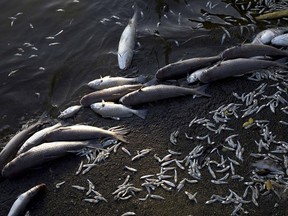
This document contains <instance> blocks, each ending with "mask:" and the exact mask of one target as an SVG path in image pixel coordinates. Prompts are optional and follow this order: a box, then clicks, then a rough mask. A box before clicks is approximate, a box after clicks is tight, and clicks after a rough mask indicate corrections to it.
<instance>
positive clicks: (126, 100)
mask: <svg viewBox="0 0 288 216" xmlns="http://www.w3.org/2000/svg"><path fill="white" fill-rule="evenodd" d="M205 89H206V86H201V87H198V88H195V89H192V88H184V87H179V86H171V85H156V86H147V87H144V88H142V89H140V90H137V91H133V92H131V93H128V94H127V95H125V96H123V97H122V98H121V99H120V100H119V101H120V102H121V103H122V104H124V105H128V106H130V105H137V104H142V103H148V102H152V101H157V100H163V99H167V98H173V97H180V96H185V95H199V96H206V97H210V95H209V94H206V93H205V92H204V90H205Z"/></svg>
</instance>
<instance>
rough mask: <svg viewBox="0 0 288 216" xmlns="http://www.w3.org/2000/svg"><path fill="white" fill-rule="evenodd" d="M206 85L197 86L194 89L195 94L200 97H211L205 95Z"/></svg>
mask: <svg viewBox="0 0 288 216" xmlns="http://www.w3.org/2000/svg"><path fill="white" fill-rule="evenodd" d="M207 87H208V85H202V86H199V87H197V88H196V89H195V91H196V92H197V94H198V95H201V96H205V97H211V95H210V94H207V93H206V92H205V91H206V89H207Z"/></svg>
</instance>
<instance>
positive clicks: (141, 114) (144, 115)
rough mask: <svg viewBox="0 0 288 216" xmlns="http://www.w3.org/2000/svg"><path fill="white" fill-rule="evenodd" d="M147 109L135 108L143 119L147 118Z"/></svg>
mask: <svg viewBox="0 0 288 216" xmlns="http://www.w3.org/2000/svg"><path fill="white" fill-rule="evenodd" d="M147 112H148V111H147V110H135V112H134V114H135V115H137V116H139V117H140V118H142V119H145V118H146V116H147Z"/></svg>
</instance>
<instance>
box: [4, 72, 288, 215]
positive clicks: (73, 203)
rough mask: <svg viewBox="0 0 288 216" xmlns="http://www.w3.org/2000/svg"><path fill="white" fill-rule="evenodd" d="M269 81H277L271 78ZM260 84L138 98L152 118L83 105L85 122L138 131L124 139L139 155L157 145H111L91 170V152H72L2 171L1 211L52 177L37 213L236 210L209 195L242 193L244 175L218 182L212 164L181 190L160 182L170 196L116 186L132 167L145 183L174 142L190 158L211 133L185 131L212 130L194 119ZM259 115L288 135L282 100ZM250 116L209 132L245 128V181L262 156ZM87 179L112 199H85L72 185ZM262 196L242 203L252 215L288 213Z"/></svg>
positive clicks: (136, 179)
mask: <svg viewBox="0 0 288 216" xmlns="http://www.w3.org/2000/svg"><path fill="white" fill-rule="evenodd" d="M262 82H267V83H269V84H273V83H274V82H272V81H265V80H264V81H262ZM260 84H261V82H255V81H249V80H247V79H246V77H241V78H231V79H226V80H223V81H221V82H216V83H214V84H210V85H209V88H208V92H209V93H210V94H211V95H212V97H211V98H195V99H193V98H192V97H183V98H177V99H170V100H165V101H159V102H155V103H150V104H145V105H143V106H139V107H141V108H147V109H148V110H149V114H148V116H147V119H145V120H142V119H140V118H138V117H136V116H133V117H131V118H127V119H123V120H121V121H114V120H110V119H102V118H100V117H99V116H97V115H95V114H94V113H93V112H92V111H91V110H83V111H81V113H79V115H77V116H76V117H75V118H74V119H73V120H72V122H73V123H83V122H85V123H90V124H93V125H95V126H102V127H112V126H116V125H123V126H125V127H127V128H129V129H130V130H131V132H130V134H129V135H128V136H127V139H128V140H129V143H128V144H122V145H121V146H124V147H125V148H127V149H128V150H129V151H130V152H131V153H132V155H136V151H137V150H141V149H144V148H151V149H152V151H151V152H150V153H149V154H148V155H147V156H145V157H143V158H141V159H139V160H136V161H131V157H129V156H128V155H127V154H125V153H124V152H123V151H121V149H120V148H119V149H118V151H117V152H116V153H111V155H110V156H109V158H108V159H107V160H106V161H104V162H103V163H100V164H99V165H97V166H96V167H95V168H93V169H92V170H91V171H90V172H89V173H87V174H85V175H81V174H80V175H79V176H75V172H76V170H77V169H78V166H79V163H80V161H81V160H84V161H85V160H86V159H85V158H80V157H79V156H74V155H71V156H68V157H65V158H63V159H59V160H57V161H53V162H50V163H48V164H45V165H43V166H42V167H41V168H37V169H34V170H31V171H29V172H27V173H25V174H23V175H21V176H19V177H18V178H15V179H4V180H3V179H2V180H1V182H0V194H1V201H0V202H1V208H0V209H1V210H0V211H1V212H0V214H1V215H5V214H7V213H8V211H9V209H10V207H11V205H12V203H13V202H14V199H15V198H16V197H17V195H19V194H20V193H22V192H23V191H26V190H27V189H29V188H30V187H32V186H34V185H36V184H38V183H45V184H47V191H46V192H45V193H44V194H43V195H42V196H41V198H39V199H38V200H37V201H36V202H33V204H32V205H31V207H30V214H31V215H66V214H73V215H121V214H123V213H124V212H126V211H133V212H135V213H136V214H137V215H173V214H175V213H177V214H178V215H203V214H206V215H229V214H231V212H232V211H233V210H234V205H231V204H230V205H223V204H220V203H219V202H217V203H213V204H210V205H206V204H205V202H206V201H207V200H209V199H210V197H211V195H212V194H218V195H221V196H226V195H229V189H231V190H233V191H235V192H236V193H238V194H239V195H241V194H243V192H244V190H245V188H246V186H245V185H244V184H243V182H239V181H238V180H232V179H229V180H228V184H224V185H215V184H213V183H211V179H212V177H211V175H210V174H209V172H208V170H207V168H203V169H202V170H201V174H202V178H201V180H199V182H198V183H196V184H188V183H187V184H185V186H184V189H182V190H181V191H180V192H176V189H173V190H172V191H166V190H164V189H163V188H161V187H160V188H157V189H156V190H155V192H154V193H155V194H157V195H161V196H163V197H164V198H165V200H154V199H148V200H146V201H140V200H139V199H138V198H143V197H145V195H146V194H147V192H146V190H145V188H144V187H142V189H143V190H142V191H141V192H139V193H137V194H136V197H132V198H131V199H128V200H114V198H113V195H112V193H113V191H115V190H116V189H117V186H118V185H120V184H122V183H123V181H124V180H125V178H126V176H127V175H130V176H131V179H130V180H129V182H131V183H133V185H134V186H135V187H139V188H141V184H142V183H143V180H140V177H141V176H143V175H147V174H156V173H159V172H160V164H159V163H158V162H157V161H156V160H155V158H154V157H153V155H154V154H157V155H158V156H159V157H163V156H165V155H167V154H168V152H167V150H168V149H172V150H174V151H179V152H181V153H182V154H181V155H180V156H174V157H175V158H177V159H183V158H184V157H185V156H186V155H188V154H189V152H190V151H191V150H192V149H193V148H194V147H195V146H196V145H204V146H205V145H207V142H206V143H205V141H201V140H197V139H194V140H188V139H187V138H185V133H187V134H188V135H189V136H194V137H195V136H197V135H199V136H200V135H201V136H204V135H206V134H207V130H204V129H203V127H202V126H192V127H191V128H189V127H188V125H189V123H190V121H191V120H192V119H193V118H194V117H196V116H197V117H198V118H201V117H206V118H209V119H211V114H209V111H211V110H215V109H217V108H218V107H219V106H221V105H223V104H225V105H227V104H229V103H239V100H238V99H236V98H235V97H234V96H233V95H232V92H237V93H239V94H240V95H241V93H244V92H246V93H248V92H250V91H252V90H254V89H255V88H256V87H257V86H259V85H260ZM271 89H272V87H271V88H270V89H268V90H267V94H268V95H269V91H270V93H273V90H271ZM286 99H287V97H286ZM252 117H253V118H254V119H261V120H264V119H267V120H269V121H270V124H269V129H270V131H272V132H273V134H276V136H277V140H284V141H285V140H287V139H286V136H285V132H286V131H287V126H286V125H282V124H279V121H280V120H281V119H282V120H284V118H286V120H287V115H286V116H285V114H284V113H283V112H281V111H280V107H279V108H277V110H276V113H275V114H274V113H272V112H271V111H270V110H269V109H266V110H263V111H261V112H260V113H259V114H256V115H253V116H252ZM245 121H247V118H243V119H241V118H239V119H236V118H231V120H230V121H229V122H228V123H227V126H229V127H231V128H233V129H234V131H223V132H221V133H220V134H215V133H214V134H213V133H212V132H210V137H211V140H212V141H214V142H215V143H216V144H217V143H223V142H224V140H225V138H226V137H227V136H229V135H231V134H239V136H238V138H239V139H238V140H239V141H240V143H241V145H242V146H243V147H244V148H245V151H244V155H243V158H244V161H243V162H241V166H239V167H238V166H237V167H236V168H235V169H236V173H237V174H239V175H241V176H243V177H244V178H245V181H249V176H250V172H251V163H252V162H254V161H255V158H253V157H251V156H249V155H250V153H251V152H257V146H256V145H255V143H254V140H259V129H258V128H257V127H252V128H250V129H243V128H242V125H243V123H244V122H245ZM175 130H179V131H180V133H179V137H178V138H177V145H175V146H174V145H172V144H171V142H170V141H169V137H170V134H171V133H172V132H173V131H175ZM264 152H265V151H264ZM220 153H221V154H223V155H225V156H229V157H231V158H235V153H233V152H229V151H225V150H223V149H222V150H221V149H220ZM211 157H212V158H215V160H219V158H217V156H215V155H212V154H211ZM125 165H127V166H130V167H133V168H136V169H137V170H138V171H137V172H136V173H132V172H130V171H127V170H125V169H124V166H125ZM173 166H176V165H175V164H174V165H173ZM176 167H177V166H176ZM177 173H178V180H177V181H178V182H177V183H176V185H177V184H178V183H179V181H180V180H182V179H183V178H189V179H193V178H191V177H190V176H189V175H188V173H187V169H186V170H181V169H180V168H178V167H177ZM217 176H219V177H220V176H221V175H218V173H217ZM222 176H223V175H222ZM87 179H89V180H90V181H92V182H93V183H94V185H95V190H97V191H99V192H100V193H101V194H102V195H103V196H104V197H105V198H106V199H107V200H108V203H105V202H99V203H98V204H91V203H86V202H84V201H83V199H84V198H85V192H80V191H77V190H75V189H74V188H72V187H71V185H81V186H84V187H88V182H87ZM62 181H65V184H63V185H62V186H61V187H60V188H59V189H57V188H56V187H55V185H56V184H57V183H59V182H62ZM184 191H189V192H191V193H195V192H198V194H197V196H196V197H197V201H198V203H197V204H196V203H194V202H193V201H191V200H189V199H188V198H187V196H186V195H185V194H184ZM248 200H249V199H248ZM257 201H258V203H259V207H256V206H255V205H254V204H253V203H250V204H245V205H244V206H243V208H244V209H245V210H246V211H249V214H250V215H285V214H287V213H288V209H287V207H286V205H285V202H284V200H282V201H279V199H278V198H277V196H276V195H275V194H272V193H271V194H270V195H268V196H260V198H259V200H257ZM275 203H279V206H278V207H277V208H274V205H275Z"/></svg>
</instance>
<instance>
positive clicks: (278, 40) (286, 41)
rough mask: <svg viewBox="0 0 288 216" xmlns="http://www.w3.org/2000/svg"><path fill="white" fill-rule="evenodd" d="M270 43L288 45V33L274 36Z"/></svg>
mask: <svg viewBox="0 0 288 216" xmlns="http://www.w3.org/2000/svg"><path fill="white" fill-rule="evenodd" d="M271 44H272V45H274V46H288V33H287V34H282V35H279V36H277V37H274V38H273V39H272V40H271Z"/></svg>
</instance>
